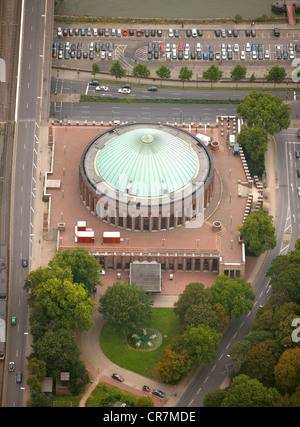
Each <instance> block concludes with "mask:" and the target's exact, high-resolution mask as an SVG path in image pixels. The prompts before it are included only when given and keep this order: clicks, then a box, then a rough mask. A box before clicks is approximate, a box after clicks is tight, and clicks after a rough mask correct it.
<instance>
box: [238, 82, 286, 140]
mask: <svg viewBox="0 0 300 427" xmlns="http://www.w3.org/2000/svg"><path fill="white" fill-rule="evenodd" d="M236 111H237V113H238V114H239V115H240V116H241V117H242V119H243V120H246V121H247V125H248V127H252V126H261V127H263V128H264V129H265V130H266V131H267V132H268V133H269V134H270V135H274V134H275V133H278V132H280V131H281V130H282V129H287V128H288V127H289V125H290V112H291V108H290V107H289V106H288V105H287V104H283V100H282V99H280V98H278V97H277V96H274V95H271V94H269V93H262V92H257V91H256V90H252V91H251V92H250V93H249V94H248V95H246V96H245V98H244V99H243V101H242V102H241V103H240V104H239V105H238V106H237V108H236Z"/></svg>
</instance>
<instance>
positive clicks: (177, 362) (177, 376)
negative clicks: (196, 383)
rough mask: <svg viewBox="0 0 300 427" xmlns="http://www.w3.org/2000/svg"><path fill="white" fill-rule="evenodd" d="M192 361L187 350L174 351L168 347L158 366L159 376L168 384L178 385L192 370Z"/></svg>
mask: <svg viewBox="0 0 300 427" xmlns="http://www.w3.org/2000/svg"><path fill="white" fill-rule="evenodd" d="M191 365H192V362H191V359H190V356H189V355H188V352H187V351H186V350H182V351H181V352H176V351H173V350H172V348H171V345H168V346H167V347H166V348H165V349H164V351H163V353H162V355H161V357H160V360H159V362H158V364H157V370H158V372H159V375H160V376H161V377H162V378H163V380H164V382H166V383H167V384H177V383H178V382H179V381H180V380H181V379H182V378H183V377H185V376H186V375H187V374H188V372H189V370H190V369H191Z"/></svg>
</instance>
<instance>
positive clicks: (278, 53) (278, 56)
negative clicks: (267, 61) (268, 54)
mask: <svg viewBox="0 0 300 427" xmlns="http://www.w3.org/2000/svg"><path fill="white" fill-rule="evenodd" d="M276 59H281V52H280V50H277V51H276Z"/></svg>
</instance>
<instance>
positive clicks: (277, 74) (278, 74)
mask: <svg viewBox="0 0 300 427" xmlns="http://www.w3.org/2000/svg"><path fill="white" fill-rule="evenodd" d="M285 78H286V71H285V68H284V67H279V66H278V65H275V66H274V67H273V68H271V70H270V71H269V73H268V74H267V77H266V79H267V82H269V83H274V87H275V85H276V84H279V83H282V82H283V81H284V79H285Z"/></svg>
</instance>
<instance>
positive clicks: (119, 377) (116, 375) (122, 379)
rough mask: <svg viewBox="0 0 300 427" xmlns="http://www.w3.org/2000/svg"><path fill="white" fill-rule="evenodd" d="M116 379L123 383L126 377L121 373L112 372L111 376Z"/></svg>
mask: <svg viewBox="0 0 300 427" xmlns="http://www.w3.org/2000/svg"><path fill="white" fill-rule="evenodd" d="M111 377H112V378H113V379H114V380H117V381H120V382H121V383H122V382H123V381H124V378H123V377H122V376H121V375H119V374H112V376H111Z"/></svg>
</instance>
